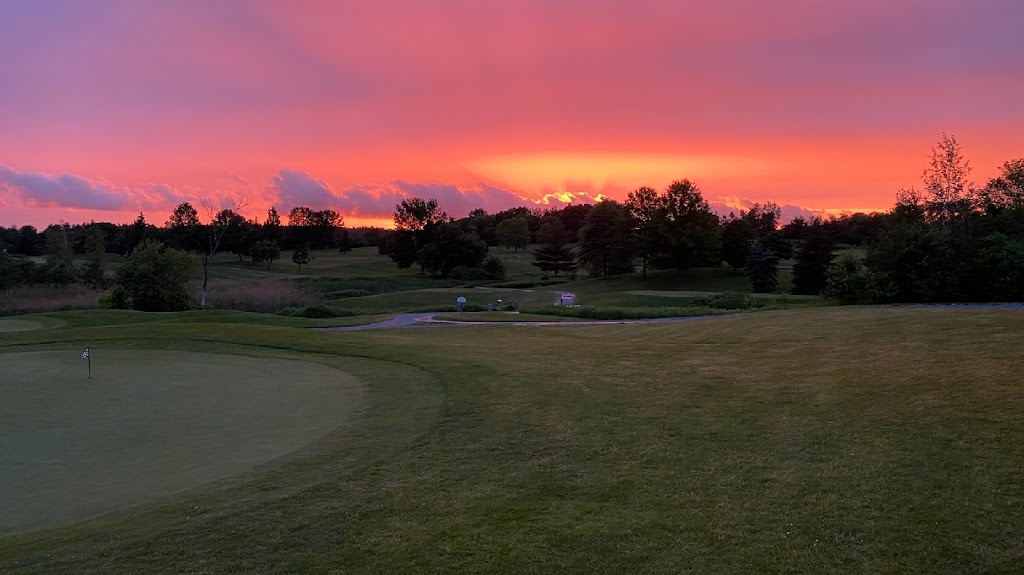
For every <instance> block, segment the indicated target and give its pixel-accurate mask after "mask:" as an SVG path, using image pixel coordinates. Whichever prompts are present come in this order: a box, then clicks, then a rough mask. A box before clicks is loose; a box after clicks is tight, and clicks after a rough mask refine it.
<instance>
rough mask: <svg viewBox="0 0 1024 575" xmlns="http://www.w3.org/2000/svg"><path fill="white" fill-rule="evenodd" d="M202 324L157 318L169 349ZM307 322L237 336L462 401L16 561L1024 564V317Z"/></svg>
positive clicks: (816, 312)
mask: <svg viewBox="0 0 1024 575" xmlns="http://www.w3.org/2000/svg"><path fill="white" fill-rule="evenodd" d="M176 329H177V330H184V329H185V326H172V325H160V326H157V325H147V326H139V331H140V335H145V336H147V337H151V338H155V339H154V340H153V341H151V342H147V343H146V345H156V343H155V342H156V339H159V338H164V339H165V340H166V341H167V342H168V343H170V342H172V341H173V338H174V334H175V331H174V330H176ZM218 329H219V328H218ZM95 331H96V332H97V333H98V332H99V331H100V330H95ZM292 332H298V330H288V329H284V328H253V329H251V330H246V331H245V332H244V333H237V334H231V335H230V337H237V338H238V339H239V340H241V341H242V342H244V343H246V344H248V345H252V346H255V345H261V342H262V344H263V345H267V346H271V345H273V346H278V345H282V346H294V347H295V348H298V349H304V350H306V351H303V352H299V353H298V355H309V356H311V357H314V356H315V357H325V358H327V357H331V353H332V350H333V352H334V353H337V354H343V355H344V356H349V358H342V357H339V360H342V361H349V362H351V361H357V360H354V359H351V358H350V356H363V357H366V358H374V357H376V358H381V359H388V358H395V359H399V360H400V361H401V362H402V363H403V364H406V365H409V366H419V367H420V368H422V369H423V370H425V371H426V372H428V373H430V374H433V376H434V377H435V378H436V380H437V381H439V382H440V384H441V385H442V386H443V390H444V396H443V397H444V399H443V404H442V406H441V407H442V411H441V412H440V413H439V415H438V416H437V418H436V419H432V420H431V421H432V423H431V424H430V425H429V426H428V427H425V428H421V429H423V430H424V431H423V432H422V433H421V434H419V435H417V436H416V438H415V439H414V440H412V441H411V442H409V443H406V444H404V445H405V447H404V448H399V449H396V450H393V451H391V452H390V454H389V456H388V457H386V458H376V459H372V460H364V461H370V462H369V463H368V464H366V465H365V466H363V467H361V468H360V469H359V470H358V471H356V472H353V473H350V474H339V475H338V476H337V477H333V478H332V477H331V471H332V470H333V469H335V468H336V465H335V461H336V459H337V458H341V457H344V453H346V452H345V451H344V450H343V449H340V450H336V451H332V450H324V451H321V452H319V453H318V455H316V456H315V457H311V458H308V459H306V460H304V461H305V462H306V463H304V465H306V467H305V468H304V469H305V472H306V473H309V474H312V475H315V476H316V477H318V478H320V479H321V480H320V481H316V482H308V481H304V480H303V479H302V477H307V478H308V477H309V476H308V475H302V474H301V473H297V474H296V477H295V478H294V481H295V483H296V484H297V485H300V486H302V487H296V488H294V489H292V491H290V492H289V493H288V495H287V496H281V497H269V498H265V497H266V493H265V492H259V491H253V490H251V489H250V488H251V487H252V486H251V485H248V486H246V485H242V486H239V487H237V488H233V489H227V490H224V491H223V492H218V493H216V494H214V495H211V496H209V497H208V499H201V500H200V501H202V505H197V507H198V508H199V509H200V512H199V513H198V514H197V516H196V517H197V518H198V519H199V522H198V523H193V524H191V525H190V524H189V523H188V521H190V520H191V519H186V518H185V517H183V516H180V515H175V514H174V513H171V512H170V511H169V512H167V513H157V512H153V513H152V514H151V515H146V514H141V515H139V516H138V517H129V518H124V519H122V520H120V521H113V520H112V521H110V522H108V523H104V524H102V529H101V528H100V527H101V525H99V524H83V525H81V526H78V527H77V528H70V529H68V530H65V531H61V532H60V533H48V532H41V533H39V534H37V535H36V536H35V537H32V538H20V539H14V540H11V539H8V540H5V541H3V542H0V549H2V551H0V557H2V559H0V568H6V567H9V568H10V569H8V570H12V571H15V572H16V569H17V570H22V571H25V572H33V571H34V572H53V571H60V570H70V569H83V568H91V569H93V570H97V571H104V572H133V571H140V570H145V571H149V572H169V573H170V572H175V573H177V572H190V571H191V572H196V571H200V572H231V571H233V572H270V571H277V572H330V571H332V570H333V571H338V572H373V573H376V572H395V573H402V572H453V571H461V572H515V573H521V572H563V573H565V572H570V573H591V572H595V571H596V572H630V573H685V572H694V573H735V572H797V573H829V572H836V573H838V572H843V573H878V572H901V573H934V572H1006V573H1010V572H1014V570H1015V569H1016V567H1017V566H1018V565H1019V564H1020V562H1021V560H1022V550H1021V547H1020V541H1022V540H1024V506H1022V505H1021V504H1022V503H1024V485H1022V483H1021V482H1020V481H1019V479H1018V470H1019V467H1020V462H1021V461H1024V447H1022V446H1024V441H1022V440H1024V415H1022V414H1024V409H1022V407H1024V405H1021V404H1022V402H1024V399H1022V395H1021V393H1020V391H1021V390H1020V380H1019V373H1021V372H1022V370H1024V359H1022V358H1021V356H1020V354H1019V353H1017V350H1019V349H1020V348H1021V345H1022V344H1024V314H1020V313H1016V312H1005V311H1000V310H961V309H957V310H951V309H899V308H819V309H808V310H799V311H786V312H782V311H780V312H765V313H761V314H753V315H744V316H735V317H727V318H716V319H708V320H702V321H695V322H688V323H682V324H670V325H612V326H593V327H578V326H576V327H559V326H548V327H543V328H530V327H520V326H501V325H494V326H454V327H450V328H448V327H441V328H434V329H430V330H399V331H393V332H361V333H315V334H310V333H292ZM33 333H34V334H35V335H33ZM80 333H81V332H79V334H80ZM177 333H178V334H179V337H180V336H182V335H183V334H185V333H187V332H185V331H179V332H177ZM79 334H76V333H75V332H70V331H69V332H68V336H69V337H78V335H79ZM39 336H40V332H30V333H26V334H23V335H20V336H18V337H19V338H25V339H26V340H27V339H28V338H33V337H39ZM216 336H217V337H221V338H224V339H225V340H227V339H230V337H229V334H227V333H218V334H216ZM211 337H212V335H211ZM193 345H197V346H205V345H212V346H215V347H225V348H226V347H230V344H228V343H212V342H211V343H196V344H193ZM266 349H268V350H270V351H275V352H276V349H277V348H276V347H275V348H273V349H271V348H266ZM280 353H288V352H284V351H281V352H280ZM292 353H295V352H292ZM368 388H369V389H371V390H374V392H375V393H378V394H382V397H387V396H388V395H389V393H388V391H387V390H388V388H389V386H382V385H381V384H379V383H378V384H370V385H369V386H368ZM379 397H381V396H379ZM387 415H388V413H387V412H382V411H377V412H375V413H374V414H372V415H370V416H369V417H368V419H366V420H364V422H363V423H364V424H366V425H369V424H372V423H374V422H376V421H378V418H383V417H385V416H387ZM356 443H358V442H356ZM276 478H277V479H276V481H279V482H281V485H279V486H278V487H277V488H276V489H283V488H284V486H285V485H288V484H290V482H291V481H292V480H291V479H290V477H289V475H288V474H280V475H277V476H276ZM271 493H272V492H271ZM250 502H259V504H252V503H250ZM175 511H177V512H181V511H182V509H176V510H175ZM204 517H205V518H206V519H203V518H204ZM174 518H176V522H175V520H174ZM197 566H198V567H197Z"/></svg>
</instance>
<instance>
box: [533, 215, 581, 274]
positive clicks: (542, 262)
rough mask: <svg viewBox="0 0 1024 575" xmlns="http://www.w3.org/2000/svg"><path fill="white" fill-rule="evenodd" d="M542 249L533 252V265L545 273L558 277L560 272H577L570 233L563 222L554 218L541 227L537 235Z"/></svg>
mask: <svg viewBox="0 0 1024 575" xmlns="http://www.w3.org/2000/svg"><path fill="white" fill-rule="evenodd" d="M537 239H538V240H539V241H540V247H538V248H537V249H536V250H534V252H533V262H531V263H532V265H534V266H536V267H537V268H539V269H540V270H541V271H543V272H545V273H551V275H554V276H557V275H558V272H566V273H568V274H570V275H571V274H574V273H575V272H576V254H575V253H574V252H573V250H572V248H571V247H570V246H569V233H568V232H567V231H566V230H565V227H564V226H563V225H562V222H561V220H559V219H557V218H552V219H550V220H549V221H547V222H545V223H544V225H542V226H541V228H540V231H539V232H538V233H537Z"/></svg>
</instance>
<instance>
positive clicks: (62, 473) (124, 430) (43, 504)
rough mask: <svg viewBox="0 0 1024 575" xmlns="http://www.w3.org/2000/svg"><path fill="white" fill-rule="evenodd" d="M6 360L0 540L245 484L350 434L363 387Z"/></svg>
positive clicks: (208, 366)
mask: <svg viewBox="0 0 1024 575" xmlns="http://www.w3.org/2000/svg"><path fill="white" fill-rule="evenodd" d="M91 367H92V378H91V379H87V368H88V364H87V362H86V361H85V360H83V359H82V358H81V350H79V349H73V350H62V351H53V350H51V351H38V352H25V353H10V354H0V414H2V417H0V493H2V494H3V497H0V534H2V533H13V532H20V531H27V530H32V529H37V528H41V527H46V526H51V525H56V524H61V523H66V522H71V521H76V520H80V519H83V518H86V517H89V516H91V515H95V514H98V513H103V512H106V511H110V510H113V509H117V508H121V507H125V506H130V505H135V504H139V503H143V502H146V501H150V500H153V499H158V498H160V497H164V496H167V495H169V494H172V493H174V492H176V491H180V490H182V489H186V488H190V487H194V486H197V485H200V484H203V483H207V482H210V481H214V480H217V479H221V478H226V477H230V476H232V475H237V474H239V473H241V472H243V471H245V470H247V469H250V468H252V467H254V466H256V465H259V464H261V463H266V462H268V461H270V460H272V459H275V458H277V457H279V456H281V455H284V454H286V453H289V452H292V451H295V450H296V449H299V448H301V447H302V446H304V445H306V444H308V443H310V442H312V441H314V440H315V439H317V438H319V437H321V436H323V435H325V434H327V433H328V432H330V431H331V430H333V429H335V428H337V427H338V426H339V425H341V424H342V423H344V422H345V421H346V419H347V418H348V417H349V416H350V414H351V413H352V412H353V410H354V409H355V407H357V405H358V403H359V401H360V398H361V390H362V387H361V384H360V382H359V381H358V380H357V379H356V378H354V377H353V376H351V375H348V374H346V373H344V372H341V371H338V370H336V369H333V368H330V367H327V366H324V365H320V364H315V363H307V362H301V361H291V360H281V359H263V358H256V357H244V356H236V355H217V354H207V353H185V352H172V351H140V350H131V351H129V350H116V349H93V350H92V358H91Z"/></svg>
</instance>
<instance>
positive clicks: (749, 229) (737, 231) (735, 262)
mask: <svg viewBox="0 0 1024 575" xmlns="http://www.w3.org/2000/svg"><path fill="white" fill-rule="evenodd" d="M740 215H741V216H742V215H743V213H742V212H740ZM756 239H757V231H756V230H755V229H754V227H753V226H752V225H751V223H750V221H748V220H747V219H746V218H744V217H736V216H735V215H733V214H729V216H727V217H726V218H725V220H724V221H723V222H722V259H723V260H724V261H725V263H727V264H729V266H730V267H732V269H734V270H738V269H740V268H742V267H743V266H745V265H747V257H749V256H750V248H751V247H752V246H753V245H754V241H755V240H756Z"/></svg>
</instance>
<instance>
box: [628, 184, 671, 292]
mask: <svg viewBox="0 0 1024 575" xmlns="http://www.w3.org/2000/svg"><path fill="white" fill-rule="evenodd" d="M625 205H626V207H627V208H628V209H629V214H630V215H631V216H632V217H633V234H634V238H633V241H634V246H635V247H636V254H637V255H638V256H639V257H640V269H641V271H642V275H643V277H644V278H645V279H646V278H647V268H648V267H649V266H650V264H651V262H652V261H655V260H657V258H658V256H660V255H661V254H663V253H664V252H665V250H666V247H667V245H668V243H669V235H668V208H667V206H666V200H665V197H664V196H661V195H659V194H658V192H657V191H656V190H655V189H654V188H648V187H646V186H645V187H641V188H637V189H636V190H635V191H632V192H630V193H629V196H627V197H626V203H625Z"/></svg>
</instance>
